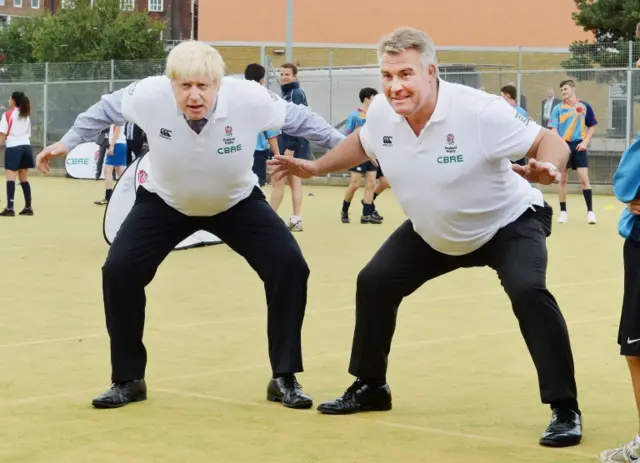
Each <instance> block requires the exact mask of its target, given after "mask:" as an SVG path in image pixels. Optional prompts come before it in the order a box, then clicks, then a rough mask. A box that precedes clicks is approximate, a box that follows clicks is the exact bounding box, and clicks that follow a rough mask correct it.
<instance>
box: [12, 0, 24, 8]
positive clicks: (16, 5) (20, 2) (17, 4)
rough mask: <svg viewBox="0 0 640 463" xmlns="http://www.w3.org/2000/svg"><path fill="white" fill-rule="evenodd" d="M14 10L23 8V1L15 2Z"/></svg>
mask: <svg viewBox="0 0 640 463" xmlns="http://www.w3.org/2000/svg"><path fill="white" fill-rule="evenodd" d="M13 6H14V8H22V0H13Z"/></svg>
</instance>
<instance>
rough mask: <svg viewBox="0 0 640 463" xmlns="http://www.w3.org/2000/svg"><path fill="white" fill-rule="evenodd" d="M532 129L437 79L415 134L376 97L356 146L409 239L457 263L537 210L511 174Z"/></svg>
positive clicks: (537, 201)
mask: <svg viewBox="0 0 640 463" xmlns="http://www.w3.org/2000/svg"><path fill="white" fill-rule="evenodd" d="M540 130H541V127H540V126H539V125H538V124H536V123H535V122H534V121H532V120H528V119H526V118H524V117H522V116H520V115H519V114H518V113H517V112H516V110H515V109H514V108H513V107H511V106H510V105H509V104H508V103H507V102H506V101H505V100H504V99H503V98H501V97H499V96H494V95H490V94H488V93H485V92H483V91H480V90H476V89H473V88H470V87H466V86H463V85H458V84H452V83H448V82H445V81H442V80H441V81H440V89H439V94H438V101H437V104H436V108H435V111H434V113H433V116H432V117H431V120H430V121H429V123H428V124H427V126H426V127H425V128H424V129H423V130H422V132H421V133H420V135H418V136H416V135H415V133H414V132H413V130H412V129H411V127H410V126H409V124H408V123H407V121H406V119H405V118H404V117H402V116H400V115H398V114H396V112H395V111H394V110H393V108H392V107H391V105H390V104H389V102H388V101H387V100H386V98H385V96H384V95H383V94H379V95H377V96H376V97H375V98H374V99H373V102H372V103H371V106H370V107H369V111H368V113H367V123H366V124H365V125H364V126H363V127H362V129H361V132H360V140H361V142H362V145H363V147H364V149H365V151H366V152H367V154H368V155H369V156H370V157H373V158H377V159H378V161H379V163H380V166H381V167H382V170H383V171H384V174H385V176H386V177H387V179H388V180H389V183H390V185H391V188H392V191H393V192H394V194H395V196H396V197H397V198H398V201H399V202H400V205H401V206H402V208H403V210H404V212H405V214H406V215H407V216H408V217H409V219H410V220H411V222H412V223H413V227H414V229H415V231H416V233H418V234H419V235H420V236H421V237H422V238H423V239H424V240H425V241H426V242H427V243H428V244H429V246H431V247H432V248H433V249H435V250H436V251H439V252H441V253H444V254H448V255H453V256H458V255H464V254H468V253H470V252H472V251H475V250H476V249H478V248H480V247H481V246H483V245H484V244H486V243H487V242H488V241H489V240H491V238H493V236H494V235H495V234H496V233H497V232H498V230H499V229H500V228H502V227H504V226H505V225H507V224H509V223H511V222H513V221H514V220H516V219H517V218H518V217H519V216H520V215H522V213H524V211H526V210H527V208H529V207H532V206H533V205H537V206H542V205H543V204H544V200H543V198H542V193H541V192H540V190H538V189H536V188H533V187H532V186H531V184H530V183H529V182H528V181H527V180H525V179H524V178H522V177H520V176H519V175H518V174H516V173H515V172H513V171H512V169H511V161H516V160H518V159H520V158H522V157H523V156H524V155H525V154H526V153H527V152H528V151H529V149H530V148H531V146H532V145H533V142H534V141H535V139H536V137H537V136H538V133H539V132H540Z"/></svg>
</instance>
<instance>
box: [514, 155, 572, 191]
mask: <svg viewBox="0 0 640 463" xmlns="http://www.w3.org/2000/svg"><path fill="white" fill-rule="evenodd" d="M511 168H512V169H513V171H514V172H515V173H517V174H518V175H520V176H522V177H524V178H525V179H527V180H528V181H530V182H532V183H540V184H541V185H551V184H552V183H556V182H559V181H560V178H561V177H562V174H561V173H560V171H559V170H558V168H557V167H556V166H554V165H553V164H551V163H550V162H539V161H536V160H535V159H529V163H528V164H526V165H524V166H521V165H520V164H513V165H512V166H511Z"/></svg>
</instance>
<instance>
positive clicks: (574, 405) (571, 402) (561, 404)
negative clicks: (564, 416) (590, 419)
mask: <svg viewBox="0 0 640 463" xmlns="http://www.w3.org/2000/svg"><path fill="white" fill-rule="evenodd" d="M555 408H561V409H565V410H573V411H574V412H576V413H577V414H578V415H582V413H581V412H580V408H579V407H578V401H577V400H576V399H565V400H558V401H557V402H551V409H552V410H553V409H555Z"/></svg>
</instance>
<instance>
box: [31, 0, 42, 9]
mask: <svg viewBox="0 0 640 463" xmlns="http://www.w3.org/2000/svg"><path fill="white" fill-rule="evenodd" d="M31 8H40V0H31Z"/></svg>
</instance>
